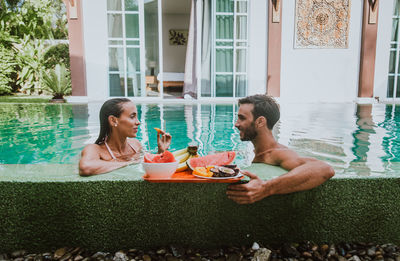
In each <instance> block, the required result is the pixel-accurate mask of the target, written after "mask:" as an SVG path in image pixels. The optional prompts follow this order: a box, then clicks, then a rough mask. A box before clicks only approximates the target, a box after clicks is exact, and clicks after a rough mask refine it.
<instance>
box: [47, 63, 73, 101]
mask: <svg viewBox="0 0 400 261" xmlns="http://www.w3.org/2000/svg"><path fill="white" fill-rule="evenodd" d="M43 88H44V90H46V91H48V92H50V93H51V94H52V95H53V99H63V98H64V96H65V95H68V94H70V93H71V78H70V74H69V71H68V69H67V68H66V67H65V65H63V64H57V65H56V66H55V68H54V69H50V70H48V71H47V73H46V74H43Z"/></svg>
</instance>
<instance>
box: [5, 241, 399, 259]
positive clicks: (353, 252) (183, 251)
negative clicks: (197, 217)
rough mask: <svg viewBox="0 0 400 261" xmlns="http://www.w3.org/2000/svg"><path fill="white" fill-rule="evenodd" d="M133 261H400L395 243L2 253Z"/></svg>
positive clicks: (21, 256) (23, 256)
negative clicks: (113, 251) (111, 251)
mask: <svg viewBox="0 0 400 261" xmlns="http://www.w3.org/2000/svg"><path fill="white" fill-rule="evenodd" d="M2 260H15V261H45V260H58V261H130V260H142V261H151V260H163V261H178V260H195V261H207V260H210V261H211V260H218V261H220V260H221V261H222V260H227V261H240V260H252V261H264V260H265V261H267V260H271V261H278V260H285V261H296V260H304V261H313V260H317V261H318V260H321V261H322V260H329V261H334V260H338V261H345V260H349V261H360V260H373V261H381V260H382V261H400V248H399V246H397V245H394V244H382V245H376V244H373V243H341V244H337V245H335V244H320V245H317V244H314V243H312V242H302V243H293V244H282V245H262V244H258V243H256V242H254V243H253V245H252V246H241V247H234V246H231V247H224V248H218V249H212V250H200V249H193V248H187V247H186V248H184V247H179V246H168V247H160V248H158V249H153V250H146V251H144V250H140V249H133V248H132V249H127V250H120V251H117V252H115V253H110V252H101V251H100V252H94V251H88V250H86V249H84V248H80V247H64V248H59V249H57V250H54V251H49V252H46V253H28V252H27V251H25V250H18V251H14V252H12V253H2V254H0V261H2Z"/></svg>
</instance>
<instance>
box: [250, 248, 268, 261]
mask: <svg viewBox="0 0 400 261" xmlns="http://www.w3.org/2000/svg"><path fill="white" fill-rule="evenodd" d="M271 252H272V251H271V250H269V249H267V248H260V249H258V250H257V251H256V252H255V253H254V256H253V258H252V259H251V261H268V260H269V258H270V256H271Z"/></svg>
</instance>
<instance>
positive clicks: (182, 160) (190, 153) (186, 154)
mask: <svg viewBox="0 0 400 261" xmlns="http://www.w3.org/2000/svg"><path fill="white" fill-rule="evenodd" d="M197 149H198V147H197V145H189V146H188V147H187V148H184V149H180V150H177V151H174V152H173V153H172V154H174V156H175V158H176V160H177V161H178V162H179V165H178V168H177V169H176V172H180V171H184V170H187V168H188V166H187V164H186V162H187V161H188V160H190V159H192V158H196V157H198V155H197Z"/></svg>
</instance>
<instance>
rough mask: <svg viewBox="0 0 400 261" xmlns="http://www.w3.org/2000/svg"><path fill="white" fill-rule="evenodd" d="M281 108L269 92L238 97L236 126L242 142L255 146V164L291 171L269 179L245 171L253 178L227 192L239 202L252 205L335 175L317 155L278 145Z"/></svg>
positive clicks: (314, 184) (308, 186)
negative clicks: (302, 154) (276, 132)
mask: <svg viewBox="0 0 400 261" xmlns="http://www.w3.org/2000/svg"><path fill="white" fill-rule="evenodd" d="M279 117H280V112H279V107H278V105H277V104H276V102H275V100H274V99H273V98H271V97H269V96H267V95H253V96H249V97H246V98H243V99H240V100H239V111H238V119H237V121H236V123H235V127H236V128H238V130H239V131H240V139H241V140H242V141H251V142H252V143H253V145H254V153H255V157H254V159H253V163H266V164H270V165H275V166H280V167H282V168H284V169H286V170H288V171H289V172H288V173H286V174H283V175H281V176H279V177H277V178H274V179H270V180H261V179H260V178H259V177H258V176H257V175H255V174H253V173H251V172H248V171H242V173H243V174H245V175H246V176H248V177H249V178H250V181H249V182H248V183H245V184H239V185H230V186H229V187H228V190H227V192H226V194H227V195H228V198H230V199H232V200H233V201H235V202H236V203H238V204H250V203H254V202H256V201H259V200H261V199H263V198H266V197H269V196H271V195H276V194H287V193H292V192H296V191H302V190H308V189H312V188H314V187H317V186H319V185H321V184H322V183H324V182H325V181H327V180H328V179H330V178H331V177H333V175H334V174H335V172H334V170H333V168H332V167H331V166H330V165H328V164H326V163H325V162H322V161H320V160H317V159H314V158H305V157H300V156H299V155H298V154H297V153H296V152H295V151H293V150H291V149H289V148H287V147H286V146H284V145H282V144H279V143H278V142H277V141H276V140H275V138H274V136H273V135H272V128H273V127H274V125H275V123H276V122H277V121H278V120H279Z"/></svg>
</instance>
